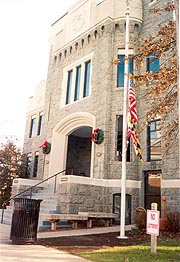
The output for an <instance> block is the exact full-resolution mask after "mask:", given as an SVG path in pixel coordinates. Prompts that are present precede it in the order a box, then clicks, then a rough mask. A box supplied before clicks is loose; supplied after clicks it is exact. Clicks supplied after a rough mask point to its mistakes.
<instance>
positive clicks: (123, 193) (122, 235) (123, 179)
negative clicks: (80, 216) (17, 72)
mask: <svg viewBox="0 0 180 262" xmlns="http://www.w3.org/2000/svg"><path fill="white" fill-rule="evenodd" d="M125 16H126V35H125V61H124V100H123V143H122V175H121V223H120V236H119V237H118V238H127V237H126V236H125V212H126V151H127V116H128V112H127V111H128V105H127V100H128V83H129V81H128V73H129V70H128V66H129V65H128V62H129V61H128V58H129V6H128V1H127V7H126V13H125Z"/></svg>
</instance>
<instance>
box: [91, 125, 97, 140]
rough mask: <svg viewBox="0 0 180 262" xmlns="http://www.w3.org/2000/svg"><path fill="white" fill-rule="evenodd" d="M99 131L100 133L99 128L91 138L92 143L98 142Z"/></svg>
mask: <svg viewBox="0 0 180 262" xmlns="http://www.w3.org/2000/svg"><path fill="white" fill-rule="evenodd" d="M98 131H99V128H96V129H94V132H93V133H92V136H91V141H97V139H98Z"/></svg>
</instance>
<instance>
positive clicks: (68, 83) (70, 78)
mask: <svg viewBox="0 0 180 262" xmlns="http://www.w3.org/2000/svg"><path fill="white" fill-rule="evenodd" d="M72 76H73V70H70V71H68V81H67V92H66V105H67V104H69V103H70V102H71V90H72Z"/></svg>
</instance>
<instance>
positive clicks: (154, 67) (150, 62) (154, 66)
mask: <svg viewBox="0 0 180 262" xmlns="http://www.w3.org/2000/svg"><path fill="white" fill-rule="evenodd" d="M147 71H148V72H153V73H155V72H159V58H156V57H155V55H152V56H149V57H148V58H147Z"/></svg>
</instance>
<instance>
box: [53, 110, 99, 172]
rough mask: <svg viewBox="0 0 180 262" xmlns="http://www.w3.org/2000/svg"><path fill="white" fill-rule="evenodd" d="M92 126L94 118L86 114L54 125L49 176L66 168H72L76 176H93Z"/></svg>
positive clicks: (70, 117) (78, 114)
mask: <svg viewBox="0 0 180 262" xmlns="http://www.w3.org/2000/svg"><path fill="white" fill-rule="evenodd" d="M94 126H95V117H94V116H93V115H92V114H89V113H86V112H77V113H74V114H71V115H69V116H67V117H65V118H63V119H62V120H61V121H60V122H59V123H58V124H57V125H56V127H55V128H54V130H53V136H52V149H51V155H50V166H49V176H51V175H53V174H55V173H58V172H60V171H62V170H65V169H66V168H67V167H70V168H74V170H73V173H74V175H76V174H75V172H76V173H77V175H85V176H87V177H89V176H90V177H92V176H93V159H94V144H93V143H91V133H92V129H93V128H94ZM76 162H78V163H76ZM85 162H86V164H85ZM67 174H68V173H67Z"/></svg>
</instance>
